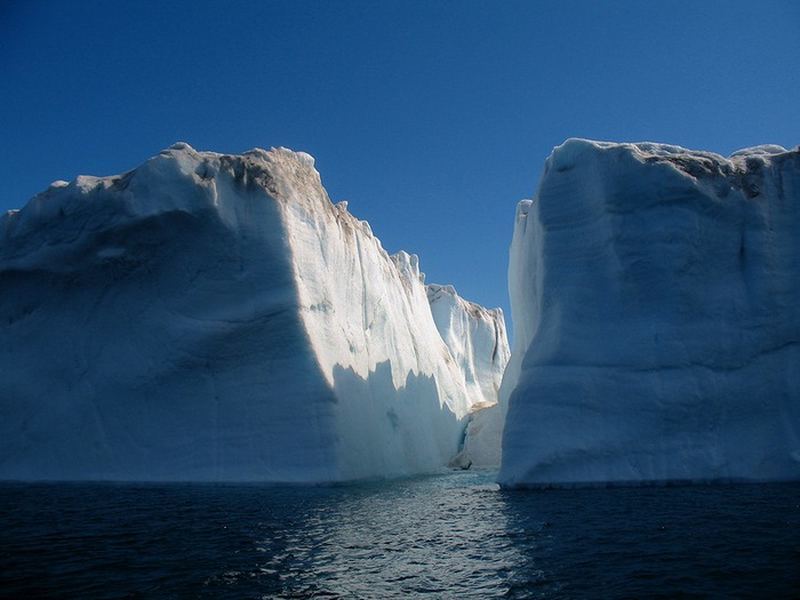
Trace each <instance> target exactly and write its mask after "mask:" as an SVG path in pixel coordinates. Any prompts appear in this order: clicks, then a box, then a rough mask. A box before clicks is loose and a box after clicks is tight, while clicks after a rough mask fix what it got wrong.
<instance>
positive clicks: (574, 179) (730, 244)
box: [500, 139, 800, 486]
mask: <svg viewBox="0 0 800 600" xmlns="http://www.w3.org/2000/svg"><path fill="white" fill-rule="evenodd" d="M509 289H510V293H511V306H512V314H513V317H514V326H515V343H514V348H513V352H512V359H511V362H510V363H509V367H508V370H507V373H506V379H507V380H508V381H509V382H510V383H509V385H511V387H512V388H513V392H511V394H510V403H509V412H508V418H507V422H506V429H505V435H504V439H503V462H502V469H501V473H500V481H501V483H502V484H504V485H508V486H518V485H534V486H538V485H553V484H556V485H563V484H586V483H588V484H594V483H608V482H641V481H674V480H721V479H725V480H728V479H745V480H771V479H796V478H800V368H798V366H800V304H799V303H798V298H800V152H798V151H797V150H794V151H786V150H785V149H783V148H780V147H777V146H761V147H757V148H750V149H746V150H743V151H740V152H737V153H736V154H734V155H732V156H731V157H730V158H728V159H725V158H723V157H721V156H718V155H716V154H712V153H708V152H694V151H689V150H686V149H683V148H679V147H676V146H666V145H658V144H612V143H601V142H591V141H586V140H578V139H571V140H568V141H567V142H565V143H564V144H563V145H562V146H559V147H558V148H556V149H555V150H554V151H553V154H552V155H551V156H550V158H549V159H548V160H547V163H546V166H545V172H544V176H543V178H542V180H541V182H540V186H539V190H538V193H537V195H536V197H535V198H534V200H533V201H523V202H521V203H520V205H519V207H518V210H517V215H516V224H515V230H514V238H513V242H512V248H511V257H510V265H509ZM512 384H513V385H512ZM504 385H505V384H504Z"/></svg>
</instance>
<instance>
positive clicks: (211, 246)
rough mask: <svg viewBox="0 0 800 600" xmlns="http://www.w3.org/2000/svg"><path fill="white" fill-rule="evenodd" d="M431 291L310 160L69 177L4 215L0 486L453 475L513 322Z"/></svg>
mask: <svg viewBox="0 0 800 600" xmlns="http://www.w3.org/2000/svg"><path fill="white" fill-rule="evenodd" d="M432 289H433V288H426V286H425V284H424V275H422V274H421V273H420V270H419V265H418V260H417V257H416V256H414V255H409V254H406V253H404V252H401V253H399V254H397V255H394V256H389V255H388V254H387V253H386V251H385V250H384V249H383V248H382V247H381V244H380V241H379V240H378V239H377V238H376V237H375V236H374V235H373V234H372V232H371V230H370V227H369V225H368V224H367V223H366V222H365V221H359V220H358V219H356V218H355V217H353V216H352V215H351V214H350V213H349V212H348V210H347V205H346V203H339V204H336V205H334V204H332V203H331V201H330V200H329V198H328V196H327V194H326V192H325V190H324V189H323V187H322V185H321V182H320V177H319V174H318V173H317V171H316V170H315V169H314V163H313V159H312V158H311V157H310V156H308V155H307V154H304V153H295V152H291V151H289V150H286V149H273V150H270V151H264V150H258V149H256V150H253V151H250V152H247V153H245V154H243V155H223V154H216V153H210V152H196V151H195V150H194V149H192V148H191V147H189V146H188V145H186V144H176V145H175V146H173V147H171V148H169V149H168V150H165V151H163V152H161V153H160V154H159V155H157V156H155V157H153V158H152V159H150V160H149V161H147V162H146V163H145V164H144V165H142V166H140V167H139V168H137V169H135V170H133V171H130V172H128V173H125V174H123V175H120V176H116V177H105V178H96V177H78V178H77V179H76V180H75V181H73V182H71V183H66V182H62V181H59V182H55V183H54V184H52V186H51V187H50V188H49V189H48V190H47V191H45V192H43V193H41V194H39V195H38V196H36V197H35V198H33V199H32V200H31V201H30V202H29V203H28V205H27V206H26V207H25V208H23V209H22V210H19V211H11V212H9V213H8V214H6V215H5V216H3V217H1V218H0V290H2V292H1V293H0V364H2V371H3V372H2V379H3V385H2V388H1V389H0V478H4V479H111V480H239V481H250V480H255V481H275V482H325V481H341V480H351V479H359V478H368V477H385V476H396V475H407V474H413V473H421V472H430V471H435V470H437V469H440V468H442V467H444V466H445V465H447V464H448V463H449V462H450V461H451V460H452V459H453V457H454V456H456V454H457V453H458V452H459V451H460V450H461V446H462V444H463V436H464V428H465V426H466V422H467V419H468V415H469V413H470V412H471V411H472V410H473V409H474V408H476V407H479V406H485V405H488V404H492V403H493V402H495V401H496V388H497V385H498V377H499V376H500V375H499V374H501V373H502V369H503V367H504V364H505V363H504V361H505V357H506V356H507V353H508V349H507V344H506V341H505V329H504V325H503V320H502V313H499V312H498V311H486V310H485V309H482V308H480V307H477V306H476V305H474V304H471V303H466V302H465V301H463V300H461V299H460V298H459V297H458V296H457V295H456V294H455V293H454V291H452V288H443V289H446V290H447V291H446V292H443V293H442V295H441V298H439V299H437V297H436V294H434V295H433V296H432V302H433V311H432V309H431V305H430V304H429V300H428V296H429V293H430V290H432ZM462 307H471V308H470V309H469V310H466V311H465V310H463V309H462ZM459 311H461V312H459ZM448 314H449V317H448ZM434 315H436V320H434ZM448 318H449V319H450V322H447V319H448ZM437 325H438V326H439V329H437ZM440 329H441V331H442V334H441V335H440V333H439V331H440ZM448 331H451V332H453V335H452V336H450V335H449V334H448ZM462 332H464V333H465V335H467V337H466V338H465V339H457V338H458V336H459V335H461V333H462ZM492 336H493V337H492ZM443 337H444V339H443ZM490 338H491V339H490ZM484 378H486V379H484Z"/></svg>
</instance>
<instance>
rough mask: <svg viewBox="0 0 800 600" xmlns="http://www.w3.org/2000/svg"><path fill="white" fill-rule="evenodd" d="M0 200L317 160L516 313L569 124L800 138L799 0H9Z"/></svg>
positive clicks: (473, 289)
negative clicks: (106, 178) (515, 248)
mask: <svg viewBox="0 0 800 600" xmlns="http://www.w3.org/2000/svg"><path fill="white" fill-rule="evenodd" d="M0 82H1V83H0V85H1V86H2V87H0V136H2V137H1V143H0V178H2V181H3V192H2V196H1V197H0V209H7V208H13V207H19V206H21V205H22V204H24V203H25V202H26V201H27V199H28V198H30V197H31V196H32V195H34V194H35V193H36V192H38V191H40V190H42V189H43V188H44V187H46V186H47V185H48V184H49V183H50V182H51V181H52V180H54V179H71V178H73V177H75V176H76V175H78V174H93V175H107V174H113V173H117V172H120V171H124V170H127V169H130V168H132V167H134V166H136V165H137V164H139V163H141V162H142V161H143V160H144V159H146V158H147V157H148V156H151V155H153V154H155V153H157V152H158V151H159V150H160V149H161V148H163V147H166V146H168V145H170V144H172V143H173V142H175V141H177V140H183V141H187V142H189V143H190V144H192V145H193V146H194V147H196V148H198V149H208V150H216V151H221V152H241V151H244V150H247V149H249V148H251V147H253V146H262V147H269V146H278V145H281V146H288V147H290V148H293V149H296V150H304V151H307V152H309V153H311V154H313V155H314V156H315V157H316V158H317V168H318V169H319V170H320V172H321V174H322V178H323V182H324V183H325V185H326V187H327V188H328V191H329V193H330V195H331V197H332V199H333V200H334V201H338V200H343V199H346V200H349V201H350V209H351V211H352V212H353V213H354V214H355V215H357V216H358V217H360V218H363V219H367V220H368V221H369V222H370V223H371V225H372V228H373V230H374V231H375V233H376V234H377V235H378V236H379V237H380V238H381V239H382V240H383V243H384V246H385V247H386V248H387V249H389V250H390V251H395V250H398V249H405V250H408V251H410V252H415V253H417V254H419V255H420V260H421V266H422V268H423V270H424V271H426V272H427V274H428V280H429V281H435V282H440V283H448V282H450V283H453V284H455V285H456V287H457V288H458V289H459V291H461V292H462V294H463V295H464V296H466V297H468V298H471V299H474V300H477V301H479V302H481V303H483V304H487V305H490V306H502V307H503V308H504V309H506V310H507V309H508V300H507V293H506V264H507V252H508V245H509V242H510V239H511V230H512V222H513V215H514V207H515V204H516V202H517V201H518V200H519V199H521V198H524V197H529V196H531V195H532V194H533V192H534V191H535V188H536V183H537V180H538V177H539V174H540V171H541V166H542V163H543V161H544V159H545V157H546V156H547V155H548V153H549V152H550V150H551V148H552V147H553V146H554V145H557V144H559V143H560V142H561V141H563V140H564V139H565V138H567V137H570V136H580V137H591V138H599V139H609V140H627V141H638V140H652V141H664V142H671V143H676V144H680V145H684V146H688V147H694V148H703V149H709V150H714V151H717V152H720V153H723V154H728V153H730V152H731V151H733V150H735V149H737V148H740V147H743V146H748V145H754V144H759V143H766V142H769V143H778V144H782V145H784V146H789V147H791V146H795V145H797V144H798V142H800V2H794V1H787V2H770V1H767V2H753V1H752V0H748V1H745V2H740V1H730V2H697V1H692V2H683V1H681V2H675V1H672V2H588V1H587V2H569V1H559V2H511V1H504V2H475V1H465V2H435V1H431V2H388V1H387V2H338V1H331V2H300V1H298V2H230V3H223V2H205V3H204V2H185V1H177V0H175V1H171V2H164V3H157V2H141V1H137V2H78V1H74V2H35V1H24V2H8V1H5V2H0Z"/></svg>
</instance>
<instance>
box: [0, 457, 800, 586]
mask: <svg viewBox="0 0 800 600" xmlns="http://www.w3.org/2000/svg"><path fill="white" fill-rule="evenodd" d="M0 519H1V521H0V527H1V530H0V596H7V597H25V596H32V595H43V594H49V595H62V596H70V597H109V598H112V597H114V598H116V597H120V596H123V597H125V596H129V597H144V598H146V597H178V596H180V597H197V596H200V597H209V598H212V597H213V598H220V597H222V598H226V597H230V598H261V597H275V596H285V597H286V596H288V597H308V596H316V597H365V598H375V597H400V596H409V595H415V594H416V595H426V594H427V595H430V596H431V597H437V598H438V597H453V598H465V597H475V598H487V597H508V598H527V597H534V598H535V597H542V598H559V597H570V598H572V597H626V596H627V597H631V596H639V597H641V596H653V595H656V596H658V595H659V594H661V595H662V596H664V597H669V596H674V595H675V594H677V593H680V592H683V593H687V594H695V595H702V596H706V595H736V596H739V597H741V596H747V595H753V596H764V595H768V596H772V597H775V596H784V597H791V596H792V595H794V593H795V592H796V591H797V590H798V589H800V587H798V586H800V569H798V568H797V565H798V564H800V533H799V532H800V485H798V484H781V485H777V484H776V485H740V486H721V487H674V488H634V489H609V490H604V489H591V490H561V491H539V492H536V491H529V492H519V491H517V492H505V491H502V490H500V489H498V487H497V486H496V485H495V484H494V483H492V476H491V474H480V473H453V474H448V475H442V476H436V477H426V478H418V479H410V480H404V481H399V482H386V483H379V484H378V483H376V484H363V485H358V486H352V487H334V488H271V487H265V486H258V485H185V484H178V485H111V484H50V485H22V484H5V485H2V486H0Z"/></svg>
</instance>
